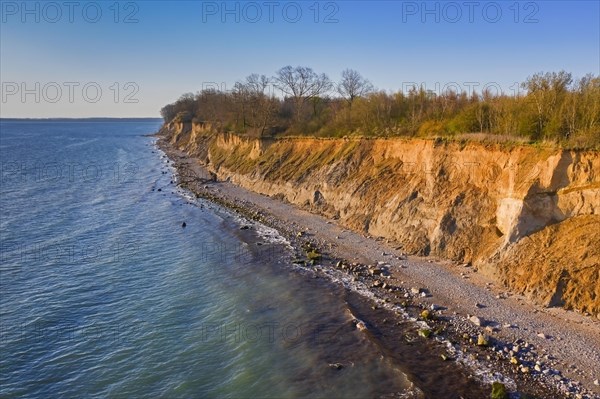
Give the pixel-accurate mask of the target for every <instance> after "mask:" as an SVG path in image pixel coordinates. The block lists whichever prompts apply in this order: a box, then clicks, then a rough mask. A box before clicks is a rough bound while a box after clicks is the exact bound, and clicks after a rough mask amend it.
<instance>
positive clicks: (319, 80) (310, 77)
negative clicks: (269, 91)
mask: <svg viewBox="0 0 600 399" xmlns="http://www.w3.org/2000/svg"><path fill="white" fill-rule="evenodd" d="M273 81H274V83H275V85H276V87H277V88H279V89H280V90H281V91H282V92H283V93H285V94H286V95H288V96H290V97H292V99H293V101H294V106H295V108H296V121H299V120H300V116H301V115H302V110H303V109H304V105H305V103H306V101H307V100H310V99H315V98H317V97H320V96H322V95H323V94H325V93H327V92H328V91H329V90H331V88H332V83H331V81H330V80H329V78H328V77H327V75H325V74H324V73H323V74H321V75H318V74H317V73H315V72H314V71H313V70H312V69H311V68H308V67H302V66H297V67H295V68H293V67H291V66H289V65H288V66H286V67H283V68H281V69H280V70H279V71H277V73H276V75H275V77H274V78H273Z"/></svg>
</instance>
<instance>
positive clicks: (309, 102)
mask: <svg viewBox="0 0 600 399" xmlns="http://www.w3.org/2000/svg"><path fill="white" fill-rule="evenodd" d="M521 88H522V89H523V90H524V91H523V93H517V94H515V95H506V94H495V93H492V92H491V91H489V90H484V91H483V92H482V93H476V92H474V93H471V94H467V93H466V92H461V93H457V92H454V91H451V90H448V91H446V92H444V93H439V94H436V93H434V92H432V91H427V90H425V89H424V88H423V87H412V88H410V90H408V91H407V92H402V91H399V92H395V93H386V92H384V91H377V90H374V89H373V87H372V85H371V83H370V82H369V81H368V80H367V79H365V78H363V77H362V76H361V75H360V74H359V73H358V72H356V71H354V70H345V71H343V72H342V80H341V81H340V82H338V83H334V82H331V81H330V80H329V78H328V77H327V75H325V74H317V73H315V72H314V71H313V70H312V69H311V68H307V67H291V66H286V67H284V68H281V69H280V70H279V71H277V72H276V74H275V75H274V76H273V77H271V78H269V77H267V76H265V75H258V74H252V75H250V76H248V77H247V78H246V79H245V80H243V81H239V82H237V83H236V84H235V85H234V87H233V90H231V91H227V92H224V91H215V90H204V91H202V92H199V93H196V94H192V93H188V94H184V95H183V96H181V97H180V98H179V99H178V100H177V101H176V102H175V103H173V104H169V105H167V106H165V107H163V109H162V110H161V114H162V116H163V118H164V120H165V122H167V123H168V122H171V121H174V120H175V121H180V122H192V121H196V122H204V123H207V124H208V125H210V126H211V128H212V129H213V130H215V131H219V132H233V133H236V134H243V135H249V136H254V137H282V136H316V137H344V136H361V137H397V136H405V137H441V138H448V139H453V140H464V141H471V140H477V141H491V142H508V143H511V142H512V143H541V142H549V143H554V144H558V145H562V146H565V147H569V148H600V77H597V76H594V75H592V74H588V75H586V76H584V77H583V78H580V79H573V77H572V76H571V74H570V73H567V72H564V71H561V72H548V73H537V74H534V75H532V76H530V77H528V78H527V79H526V81H525V82H524V83H522V84H521ZM275 93H281V96H280V97H278V96H276V95H275Z"/></svg>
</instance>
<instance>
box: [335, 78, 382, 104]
mask: <svg viewBox="0 0 600 399" xmlns="http://www.w3.org/2000/svg"><path fill="white" fill-rule="evenodd" d="M337 91H338V93H340V95H341V96H342V97H344V98H345V99H346V101H347V102H348V107H349V108H350V109H352V103H353V102H354V100H355V99H356V98H357V97H362V96H364V95H367V94H369V93H370V92H372V91H373V85H371V82H369V81H368V80H367V79H365V78H363V77H362V76H361V74H360V73H358V72H356V71H355V70H353V69H345V70H344V71H342V81H341V82H340V83H339V84H338V86H337Z"/></svg>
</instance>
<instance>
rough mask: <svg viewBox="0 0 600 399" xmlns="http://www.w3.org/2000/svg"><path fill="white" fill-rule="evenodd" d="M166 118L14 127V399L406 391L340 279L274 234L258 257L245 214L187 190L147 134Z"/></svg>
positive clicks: (8, 324)
mask: <svg viewBox="0 0 600 399" xmlns="http://www.w3.org/2000/svg"><path fill="white" fill-rule="evenodd" d="M159 126H160V121H158V120H143V121H140V120H136V121H123V120H121V121H110V120H108V121H89V120H88V121H85V120H83V121H62V122H61V121H34V122H31V121H20V122H10V121H2V122H1V124H0V159H1V164H2V175H1V178H2V180H1V183H2V184H1V190H0V211H1V221H0V227H1V228H0V244H1V248H0V249H1V252H0V254H1V257H2V258H1V264H0V354H1V355H0V397H2V398H16V397H19V398H21V397H25V398H33V397H35V398H51V397H123V398H125V397H127V398H129V397H152V398H159V397H165V398H177V397H181V398H190V397H202V398H256V397H273V398H295V397H330V398H331V397H336V398H337V397H356V398H364V397H377V396H380V395H382V394H386V393H390V392H398V391H400V390H402V387H403V386H405V385H406V381H405V378H404V376H403V374H402V373H400V372H399V371H397V370H396V369H395V368H394V367H393V366H392V365H390V364H388V363H387V361H386V360H385V359H384V358H383V357H382V356H380V354H379V352H378V351H377V348H375V347H374V345H373V344H372V343H371V342H370V341H368V340H366V339H365V337H364V335H363V334H361V333H360V332H358V331H357V330H355V329H352V328H350V323H349V320H350V319H349V315H348V312H347V308H346V304H345V302H344V293H343V292H342V291H341V289H340V288H336V286H333V285H331V284H327V283H326V282H322V283H316V282H315V281H314V279H312V278H311V277H310V276H307V275H303V274H302V273H298V272H295V271H293V269H291V268H290V266H288V265H287V263H286V261H285V259H286V254H287V252H286V250H285V248H284V246H282V245H275V244H269V242H268V237H264V236H263V237H262V238H261V237H258V238H257V239H258V240H259V241H263V243H264V245H263V246H261V248H262V249H261V250H262V253H259V252H257V251H256V250H255V246H256V243H255V242H254V241H255V240H256V238H255V239H253V240H248V239H247V237H245V238H242V237H241V236H240V234H241V232H240V230H239V223H240V221H239V220H237V219H236V217H234V216H233V215H230V214H229V213H227V212H225V211H224V210H220V209H218V208H216V207H214V206H211V205H210V204H207V203H203V202H196V201H195V200H194V201H192V200H189V199H188V198H186V196H185V193H181V192H179V191H177V190H176V188H175V185H174V184H172V183H171V181H172V180H173V179H174V177H173V175H172V172H173V171H172V170H171V169H170V167H169V165H167V161H166V159H165V158H164V157H163V154H162V153H160V151H158V150H157V149H156V148H155V147H154V142H155V138H152V137H147V136H144V135H146V134H150V133H153V132H155V131H156V130H157V129H158V128H159ZM158 189H160V190H161V191H158ZM191 202H195V203H193V204H191ZM183 221H185V222H186V223H187V227H186V228H182V227H181V224H182V222H183ZM255 227H256V226H255ZM333 362H340V363H342V364H344V366H345V367H344V368H343V369H342V370H339V371H338V370H333V369H331V368H330V367H329V366H328V364H329V363H333Z"/></svg>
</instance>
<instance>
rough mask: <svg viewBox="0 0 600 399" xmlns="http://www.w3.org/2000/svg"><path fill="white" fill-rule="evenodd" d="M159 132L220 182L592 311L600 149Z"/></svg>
mask: <svg viewBox="0 0 600 399" xmlns="http://www.w3.org/2000/svg"><path fill="white" fill-rule="evenodd" d="M163 133H164V134H165V135H167V137H168V138H169V139H170V141H171V143H172V144H174V145H175V146H176V147H178V148H179V149H181V150H183V151H186V152H187V153H188V154H189V155H190V156H193V157H196V158H197V159H198V160H199V161H200V162H201V163H202V164H204V165H206V166H207V167H208V168H209V169H210V170H212V171H213V172H215V173H216V174H217V176H218V178H219V179H222V180H225V179H230V180H231V181H232V182H234V183H236V184H239V185H241V186H243V187H245V188H247V189H250V190H253V191H256V192H259V193H262V194H266V195H270V196H277V197H279V198H282V199H285V200H287V201H289V202H291V203H294V204H297V205H299V206H302V207H304V208H306V209H308V210H310V211H312V212H316V213H320V214H324V215H326V216H329V217H333V218H336V219H339V222H340V223H341V224H343V225H345V226H347V227H349V228H352V229H354V230H358V231H360V232H363V233H367V234H370V235H372V236H381V237H385V238H388V239H391V240H394V241H396V242H397V243H398V245H400V246H402V247H403V249H404V250H405V251H406V252H408V253H412V254H419V255H436V256H440V257H444V258H449V259H453V260H457V261H461V262H472V263H473V264H475V265H476V266H478V267H479V269H480V270H482V271H484V272H487V273H493V274H494V275H495V276H496V277H497V278H498V279H500V280H501V281H502V282H503V283H504V284H506V285H507V286H508V287H510V288H512V289H513V290H515V291H518V292H521V293H525V294H527V295H529V296H530V297H531V298H533V299H535V300H537V301H540V302H542V303H544V304H547V305H561V306H565V307H567V308H574V309H578V310H581V311H587V312H590V313H593V314H600V292H599V291H600V288H599V286H600V245H599V244H600V243H599V238H598V237H599V236H600V154H599V153H598V152H592V151H588V152H585V151H565V150H560V149H540V148H534V147H525V146H522V147H515V148H510V149H508V148H505V147H501V146H494V145H483V144H479V143H468V144H460V143H441V142H436V141H433V140H405V139H399V138H398V139H372V140H366V139H315V138H294V139H291V138H290V139H279V140H272V139H250V138H244V137H240V136H237V135H232V134H217V133H212V132H211V131H210V127H209V126H205V125H196V124H171V125H169V126H167V127H165V129H163Z"/></svg>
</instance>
